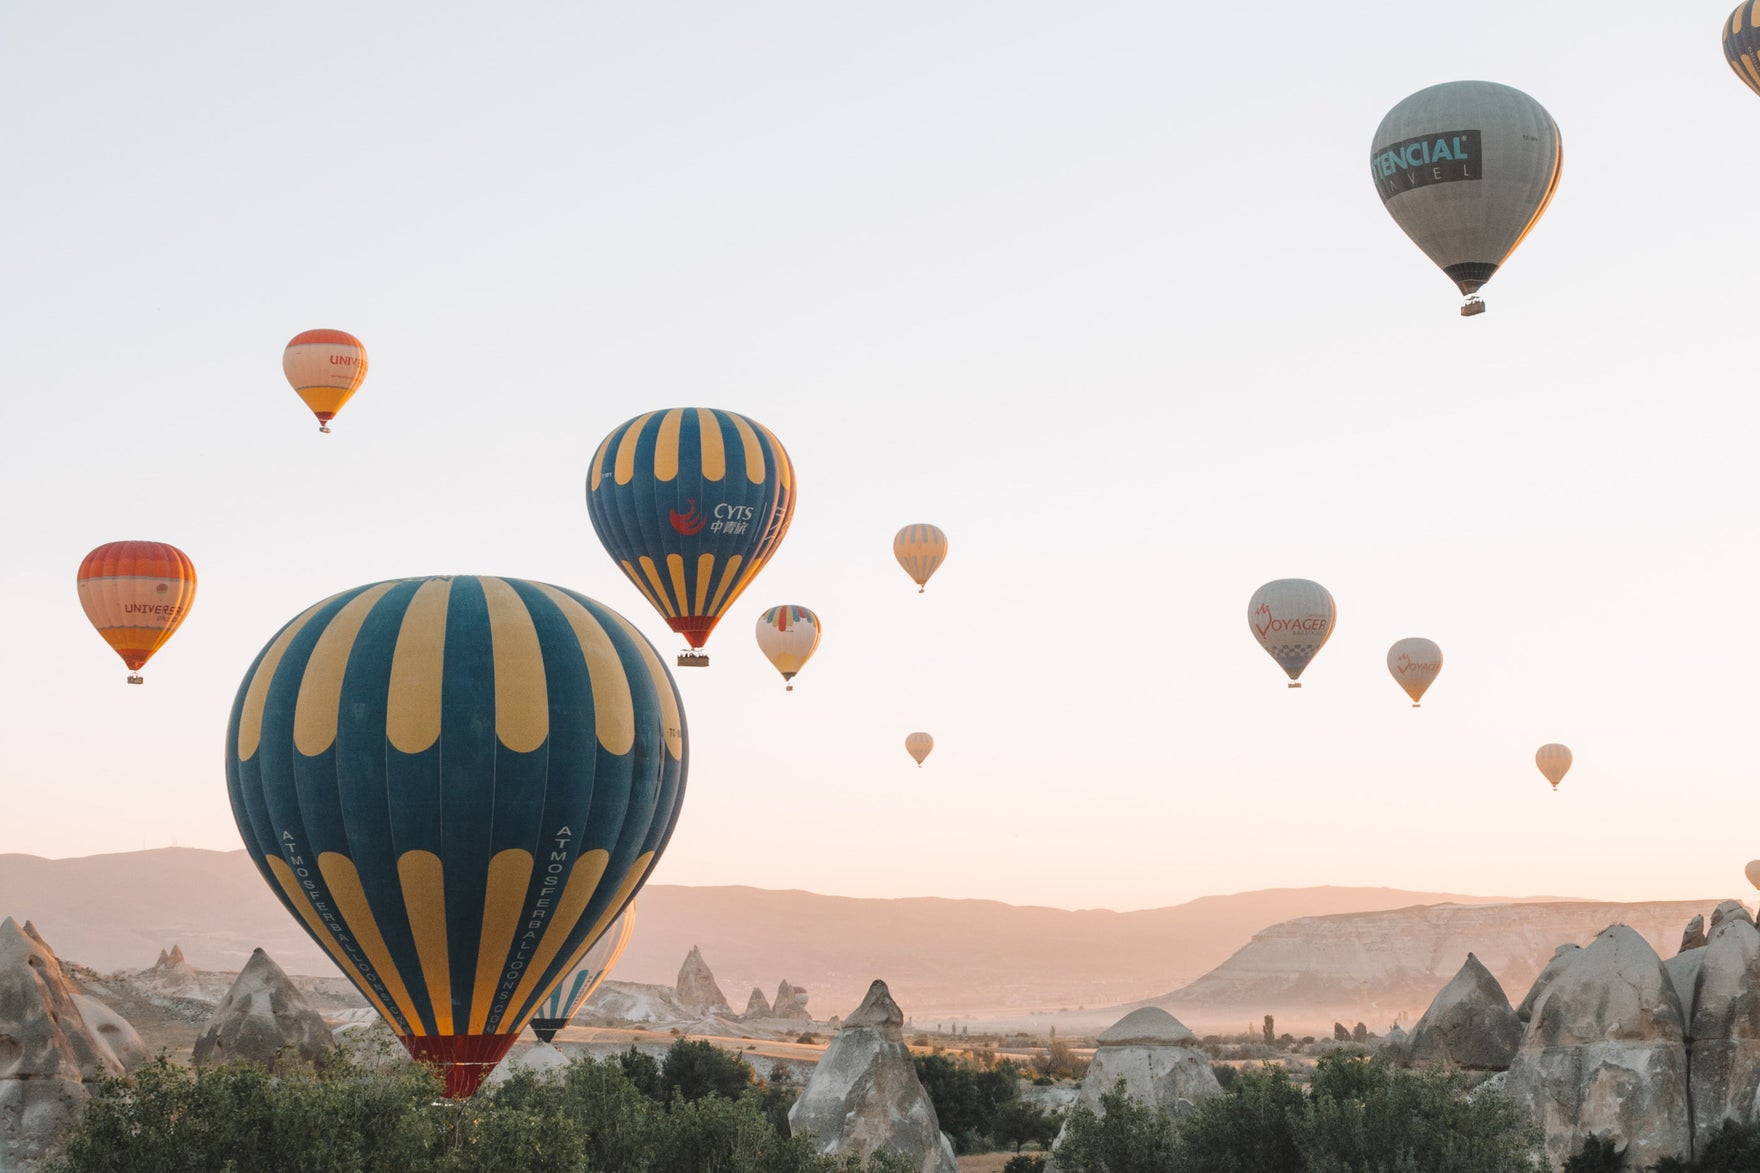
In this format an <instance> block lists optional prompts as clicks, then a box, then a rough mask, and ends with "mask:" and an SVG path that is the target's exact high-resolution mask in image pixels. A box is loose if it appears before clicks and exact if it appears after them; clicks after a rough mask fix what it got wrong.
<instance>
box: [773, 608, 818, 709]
mask: <svg viewBox="0 0 1760 1173" xmlns="http://www.w3.org/2000/svg"><path fill="white" fill-rule="evenodd" d="M824 632H825V628H824V627H823V626H822V625H821V624H820V622H819V617H818V616H817V615H815V614H813V612H811V611H810V610H808V609H807V608H805V607H795V606H783V607H772V608H770V609H769V610H768V611H766V612H764V613H763V614H762V615H760V616H758V650H759V651H761V652H763V653H764V655H765V656H766V657H767V658H768V659H769V661H770V662H771V663H772V664H774V665H776V670H777V671H778V672H780V673H782V678H783V679H784V680H793V679H794V674H795V673H796V672H799V671H800V670H801V669H802V668H804V667H806V664H807V661H808V660H810V659H812V658H813V653H814V652H815V651H816V650H818V647H819V637H820V636H821V635H823V634H824ZM783 691H784V692H793V691H794V685H793V684H790V685H789V686H788V687H787V688H786V689H784V690H783Z"/></svg>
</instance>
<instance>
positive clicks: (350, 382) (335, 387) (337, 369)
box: [281, 330, 367, 432]
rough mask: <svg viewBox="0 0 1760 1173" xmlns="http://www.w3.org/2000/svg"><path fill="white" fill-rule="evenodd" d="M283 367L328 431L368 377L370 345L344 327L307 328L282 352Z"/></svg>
mask: <svg viewBox="0 0 1760 1173" xmlns="http://www.w3.org/2000/svg"><path fill="white" fill-rule="evenodd" d="M281 369H282V371H283V372H284V373H285V374H286V375H287V381H288V382H289V383H292V384H293V389H294V390H295V391H297V392H299V397H300V398H301V399H303V400H305V404H306V406H307V407H309V408H311V409H312V414H313V415H315V416H317V417H318V430H319V431H320V432H328V431H329V430H330V421H331V420H333V419H335V418H336V413H337V412H339V411H341V410H342V405H343V404H345V403H347V402H348V401H349V398H350V397H351V396H352V395H353V394H354V393H355V392H356V391H359V390H360V388H361V382H362V381H363V380H364V379H366V377H367V348H366V347H365V346H362V345H361V340H360V339H359V338H356V337H355V336H354V335H353V334H349V333H346V332H344V331H342V330H307V331H306V332H305V333H304V334H296V335H294V338H293V341H292V342H289V343H288V344H287V349H286V350H284V351H282V352H281Z"/></svg>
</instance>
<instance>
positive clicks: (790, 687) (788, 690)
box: [782, 684, 794, 692]
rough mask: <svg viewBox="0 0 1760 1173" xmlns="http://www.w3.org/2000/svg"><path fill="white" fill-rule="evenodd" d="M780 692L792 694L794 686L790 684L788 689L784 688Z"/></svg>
mask: <svg viewBox="0 0 1760 1173" xmlns="http://www.w3.org/2000/svg"><path fill="white" fill-rule="evenodd" d="M782 691H783V692H793V691H794V685H792V684H791V685H789V686H788V687H787V688H785V689H783V690H782Z"/></svg>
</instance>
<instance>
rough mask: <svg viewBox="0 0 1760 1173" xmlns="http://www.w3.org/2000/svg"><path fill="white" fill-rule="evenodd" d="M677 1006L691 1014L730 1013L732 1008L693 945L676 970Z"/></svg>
mask: <svg viewBox="0 0 1760 1173" xmlns="http://www.w3.org/2000/svg"><path fill="white" fill-rule="evenodd" d="M675 992H676V993H677V994H678V1001H679V1004H680V1005H682V1006H683V1007H684V1008H685V1009H686V1010H689V1011H691V1012H692V1013H693V1014H711V1013H713V1012H714V1011H717V1010H725V1011H728V1012H729V1013H732V1011H733V1007H731V1006H729V1005H728V1004H727V995H726V994H723V993H722V992H721V987H720V986H718V985H716V984H715V975H714V974H713V973H711V972H709V963H708V962H707V961H704V960H703V954H702V952H701V951H700V950H698V949H697V947H696V946H695V945H692V946H691V951H690V953H688V954H686V956H685V959H684V964H683V965H681V966H679V969H678V984H677V986H676V987H675Z"/></svg>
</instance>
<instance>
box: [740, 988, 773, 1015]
mask: <svg viewBox="0 0 1760 1173" xmlns="http://www.w3.org/2000/svg"><path fill="white" fill-rule="evenodd" d="M741 1017H743V1018H769V1017H770V1002H769V1000H768V999H767V998H765V997H764V991H763V990H760V989H759V988H758V987H757V986H753V987H752V996H751V997H749V998H747V999H746V1012H745V1014H743V1015H742V1016H741Z"/></svg>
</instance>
